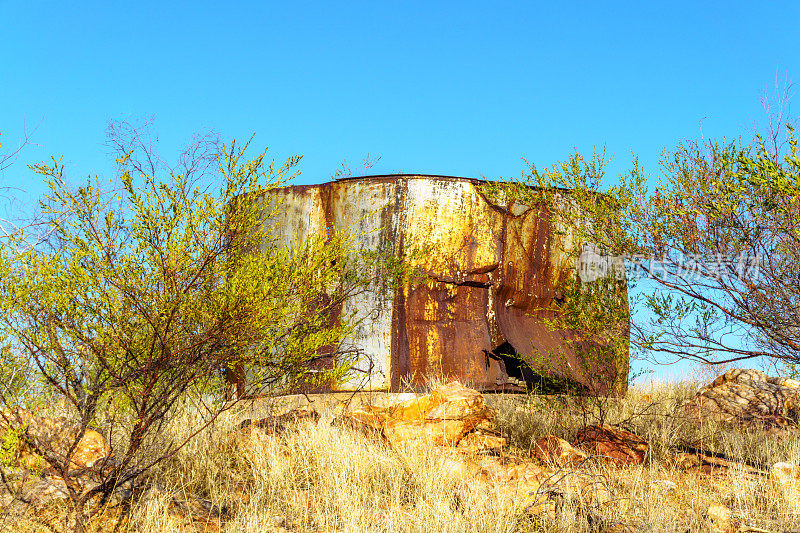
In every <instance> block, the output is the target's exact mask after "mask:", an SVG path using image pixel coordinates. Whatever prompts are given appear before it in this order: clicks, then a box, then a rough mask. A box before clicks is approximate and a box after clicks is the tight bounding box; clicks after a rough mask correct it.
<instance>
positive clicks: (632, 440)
mask: <svg viewBox="0 0 800 533" xmlns="http://www.w3.org/2000/svg"><path fill="white" fill-rule="evenodd" d="M575 446H578V447H580V448H582V449H583V450H585V451H587V452H589V453H590V454H592V455H599V456H601V457H605V458H607V459H608V460H609V461H611V462H613V463H615V464H617V465H619V466H630V465H640V464H642V463H644V460H645V457H646V455H647V442H646V441H645V440H644V439H643V438H641V437H639V436H638V435H634V434H633V433H631V432H629V431H624V430H621V429H615V428H611V427H608V426H586V428H584V429H583V430H581V432H580V433H578V436H577V438H576V439H575Z"/></svg>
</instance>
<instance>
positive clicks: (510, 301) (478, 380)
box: [265, 174, 628, 391]
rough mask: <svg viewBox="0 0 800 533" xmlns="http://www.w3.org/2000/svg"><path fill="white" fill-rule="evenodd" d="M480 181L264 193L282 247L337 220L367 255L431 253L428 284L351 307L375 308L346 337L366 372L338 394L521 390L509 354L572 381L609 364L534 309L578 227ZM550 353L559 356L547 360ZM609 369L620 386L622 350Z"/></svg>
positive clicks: (377, 181) (348, 183)
mask: <svg viewBox="0 0 800 533" xmlns="http://www.w3.org/2000/svg"><path fill="white" fill-rule="evenodd" d="M483 183H485V182H482V181H480V180H476V179H468V178H459V177H450V176H432V175H409V174H401V175H380V176H363V177H355V178H347V179H340V180H337V181H332V182H329V183H323V184H318V185H298V186H290V187H284V188H280V189H276V190H274V191H271V192H270V193H269V194H273V195H275V196H276V200H277V201H278V202H280V204H279V206H280V208H279V209H278V211H277V213H276V214H274V215H273V216H272V217H271V218H270V220H269V221H266V222H265V223H269V224H270V227H272V228H277V229H278V231H279V232H280V234H281V236H282V238H283V239H284V242H285V243H286V245H287V246H291V245H292V243H294V242H300V241H302V239H304V238H305V237H308V236H311V235H320V234H324V233H325V232H328V231H331V229H332V228H336V227H340V228H351V229H352V230H353V231H355V232H356V233H357V234H358V235H359V236H360V237H359V239H360V240H359V246H360V247H362V249H364V250H376V249H378V248H383V249H385V248H386V247H389V248H391V249H393V250H394V251H395V252H396V253H403V252H404V251H405V250H408V249H410V248H412V247H413V248H417V249H419V248H423V249H425V250H426V252H425V253H423V254H421V255H419V256H418V257H416V258H415V259H414V266H417V267H420V268H421V269H422V271H423V272H424V273H425V274H427V276H428V277H427V279H428V281H427V282H426V283H421V284H406V285H405V286H403V287H402V288H400V289H398V290H395V291H394V292H393V294H389V295H383V296H379V295H377V294H372V293H370V294H366V295H360V296H359V297H358V298H353V299H351V300H349V301H348V302H346V304H345V308H344V309H343V314H344V315H347V316H349V313H350V312H352V311H355V312H356V314H357V315H358V314H359V313H362V314H363V313H368V314H369V316H361V318H365V320H363V321H362V322H361V324H360V326H359V328H358V330H357V331H356V333H355V335H354V336H353V338H351V339H349V342H350V343H352V345H353V347H355V348H356V349H358V350H359V351H360V352H361V354H362V356H363V358H362V362H361V363H360V365H361V366H362V367H363V368H362V369H363V370H367V369H371V370H370V372H369V373H365V374H357V375H356V377H355V378H354V379H353V380H352V381H350V382H346V383H342V384H338V385H336V390H357V389H360V390H389V391H399V390H401V389H407V388H408V387H412V388H413V387H421V386H424V385H425V380H426V376H428V375H440V376H441V375H444V376H446V377H447V378H455V379H459V380H461V381H462V382H464V383H467V384H469V385H471V386H473V387H475V388H477V389H480V390H484V391H486V390H520V386H521V385H524V384H523V383H522V379H523V377H524V376H523V375H522V373H521V371H520V370H519V369H517V368H515V366H516V365H515V363H514V360H512V359H510V358H508V357H507V354H508V353H509V352H511V351H516V352H517V353H518V354H520V355H522V356H523V357H524V358H525V359H526V360H527V362H528V364H529V365H530V366H531V367H533V368H534V369H535V370H536V371H537V372H539V373H541V374H544V375H550V376H553V377H560V378H567V379H570V380H573V381H575V382H577V383H585V382H586V381H587V379H588V378H589V377H590V376H588V375H587V372H588V373H592V372H595V371H598V372H599V371H601V370H602V369H594V368H591V367H589V368H588V369H587V368H585V367H586V365H584V364H581V363H580V362H579V361H578V360H577V359H576V357H577V355H576V354H575V353H574V352H573V351H572V349H571V348H570V347H569V346H568V345H567V343H565V341H564V339H565V336H568V335H569V332H554V331H551V330H550V329H549V328H548V327H547V326H546V325H545V323H544V322H543V320H542V316H541V311H539V310H541V309H542V308H544V307H547V305H548V304H549V303H550V302H552V301H553V300H554V299H558V298H561V297H562V296H563V293H562V287H563V285H564V283H565V281H566V280H567V278H568V276H571V275H574V272H575V269H576V264H575V263H576V259H575V254H574V253H571V252H574V250H575V247H576V246H577V245H578V243H577V242H575V239H576V238H577V237H576V236H575V235H574V232H572V231H570V229H569V228H560V230H559V231H555V229H556V228H554V222H553V221H552V220H551V216H550V215H549V214H548V213H549V211H548V209H547V208H546V207H545V206H541V205H537V206H525V205H519V204H512V205H499V204H497V203H493V202H492V201H490V200H489V199H488V198H487V196H486V195H485V194H484V192H483V190H482V187H481V185H482V184H483ZM555 352H559V353H560V354H561V355H560V356H558V357H555V356H552V355H548V354H552V353H555ZM611 364H612V365H613V366H614V368H615V369H616V370H617V373H616V374H615V375H617V376H619V377H618V379H617V382H615V383H608V384H607V388H608V390H609V391H612V390H616V391H621V390H624V388H625V387H626V386H627V373H628V361H627V356H626V357H625V358H624V360H620V361H613V362H612V363H611ZM515 374H516V375H515Z"/></svg>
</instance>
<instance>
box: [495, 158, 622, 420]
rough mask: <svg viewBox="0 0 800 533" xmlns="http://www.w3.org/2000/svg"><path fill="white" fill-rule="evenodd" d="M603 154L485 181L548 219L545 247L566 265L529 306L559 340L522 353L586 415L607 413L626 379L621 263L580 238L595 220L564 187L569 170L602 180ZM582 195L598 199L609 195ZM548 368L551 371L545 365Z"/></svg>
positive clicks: (587, 417) (581, 200)
mask: <svg viewBox="0 0 800 533" xmlns="http://www.w3.org/2000/svg"><path fill="white" fill-rule="evenodd" d="M604 165H605V160H604V157H603V156H602V155H595V156H594V157H593V158H591V159H584V158H583V157H581V156H580V155H579V154H575V155H574V156H573V157H571V158H570V159H568V160H567V161H565V162H562V163H559V164H556V165H554V166H553V167H551V168H548V169H544V170H540V169H538V168H537V167H536V166H535V165H532V164H531V165H529V169H528V171H527V172H526V173H525V174H523V176H522V177H521V178H520V179H517V180H504V181H499V182H489V183H488V184H487V185H486V190H487V193H488V194H490V195H491V196H493V197H495V198H497V199H502V200H503V201H505V202H507V203H508V202H512V203H521V204H524V205H527V206H533V205H538V206H541V207H542V208H543V209H542V210H541V212H542V213H543V216H546V217H548V218H549V222H550V227H551V228H552V232H553V243H552V244H551V247H552V249H551V254H558V255H563V256H565V257H566V258H567V263H568V264H572V265H573V269H572V271H571V272H570V273H569V275H567V276H566V278H565V279H564V280H563V282H562V283H561V284H560V285H559V287H558V288H557V293H556V294H554V295H553V297H552V298H550V299H548V300H546V301H543V302H542V304H541V305H540V307H538V308H536V309H534V310H533V312H534V313H535V315H536V316H537V317H538V318H539V319H540V320H541V321H542V322H543V324H544V325H545V326H546V327H547V328H548V329H549V330H551V331H552V332H554V333H555V334H557V335H558V337H559V338H560V339H561V342H560V344H558V345H555V346H553V345H551V346H544V347H541V348H539V352H538V353H535V354H528V356H527V359H524V362H525V363H526V364H527V365H528V366H529V367H531V368H532V369H534V370H538V371H539V372H544V373H545V374H549V375H550V378H551V380H552V378H553V377H557V376H558V375H559V374H560V379H558V380H557V381H560V382H561V384H560V388H561V390H562V391H565V392H572V393H574V394H576V395H577V397H578V399H579V407H581V409H582V412H583V414H584V422H585V423H588V422H589V420H590V418H591V419H593V418H595V417H598V418H599V420H598V421H599V422H600V423H603V422H604V420H605V418H606V411H607V403H608V399H607V397H608V395H609V394H613V393H622V392H624V391H625V390H626V388H627V384H628V371H629V365H628V360H629V348H630V346H629V325H630V316H629V307H628V305H629V303H628V294H627V283H626V280H625V277H624V270H623V269H622V267H621V264H620V261H619V260H618V259H617V258H613V257H609V256H608V255H607V254H606V253H605V251H604V250H602V249H600V250H597V249H596V248H595V247H592V246H586V245H584V244H586V243H591V242H592V241H588V239H587V237H588V236H589V234H590V233H591V228H592V226H593V225H594V224H596V220H595V215H594V213H592V212H590V211H586V210H585V209H584V208H583V203H584V202H585V200H586V199H585V198H582V194H583V192H582V191H580V190H566V189H565V188H564V187H563V186H562V185H561V184H562V183H564V182H566V181H569V179H570V178H568V176H581V177H582V178H583V179H588V180H591V181H599V180H601V179H602V175H603V171H604ZM586 196H590V197H592V199H593V200H598V201H599V202H600V203H602V204H603V205H605V204H606V202H607V199H604V198H602V197H600V198H598V196H597V195H596V194H594V193H591V192H589V193H586ZM548 368H549V369H550V372H548Z"/></svg>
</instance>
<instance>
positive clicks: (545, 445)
mask: <svg viewBox="0 0 800 533" xmlns="http://www.w3.org/2000/svg"><path fill="white" fill-rule="evenodd" d="M533 453H534V455H535V456H536V458H537V459H539V460H540V461H542V462H544V463H547V464H555V465H558V466H578V465H579V464H581V463H582V462H584V461H585V460H586V459H588V458H589V456H588V455H587V454H586V452H584V451H583V450H579V449H578V448H575V447H574V446H572V445H571V444H570V443H569V442H567V441H565V440H564V439H560V438H558V437H555V436H553V435H547V436H546V437H542V438H541V439H539V440H538V441H536V446H535V447H534V450H533Z"/></svg>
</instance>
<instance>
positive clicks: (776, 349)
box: [531, 126, 800, 364]
mask: <svg viewBox="0 0 800 533" xmlns="http://www.w3.org/2000/svg"><path fill="white" fill-rule="evenodd" d="M785 131H786V139H787V143H786V146H787V149H786V150H784V151H782V152H781V151H780V150H777V149H776V146H775V139H776V138H778V137H776V136H775V135H773V136H772V137H770V139H769V142H767V141H765V140H764V139H762V138H761V137H756V139H755V140H754V141H753V142H752V143H743V142H741V141H716V140H701V141H686V142H683V143H680V144H679V145H678V146H677V147H676V148H674V149H672V150H667V151H665V152H664V153H663V155H662V158H661V168H660V173H659V175H658V177H657V180H656V182H655V185H654V186H652V185H651V186H650V187H649V186H648V181H649V180H648V177H647V175H646V174H645V173H644V171H643V170H642V169H641V167H640V166H639V165H638V161H636V160H634V164H633V166H632V168H631V169H630V170H629V171H628V172H627V173H626V174H624V175H621V176H620V177H619V180H618V181H617V182H616V183H612V184H611V185H610V186H608V187H605V186H604V183H603V180H602V179H598V178H602V176H601V175H600V176H598V175H597V174H595V175H593V174H592V173H587V172H560V173H559V172H547V173H541V174H538V173H535V172H532V174H531V175H532V177H533V181H534V182H535V183H536V184H537V185H539V186H543V187H566V188H569V189H570V190H571V191H572V193H571V198H573V199H574V201H575V202H576V205H577V209H576V211H575V212H577V213H581V214H582V215H581V216H585V217H587V218H589V219H591V220H592V221H593V222H592V223H591V224H585V225H583V226H579V227H581V230H580V233H581V239H582V240H585V241H587V242H592V243H597V244H598V245H599V246H600V247H601V248H602V249H603V250H605V253H607V254H610V255H615V256H621V257H625V258H626V260H627V266H628V269H629V271H630V272H629V273H632V274H633V275H632V276H630V277H631V278H632V279H634V278H636V277H641V278H645V279H644V281H641V282H640V283H643V285H642V287H643V288H644V289H645V290H643V291H641V292H640V293H639V294H638V296H637V297H635V298H633V299H631V310H632V313H633V315H634V320H633V323H632V328H631V341H632V343H633V345H634V346H635V347H636V348H637V349H638V351H639V353H640V354H641V353H643V354H649V355H650V356H652V357H654V358H655V359H656V360H657V361H660V362H663V361H664V359H665V357H666V358H667V359H672V360H675V359H690V360H695V361H699V362H702V363H707V364H727V363H738V362H741V361H744V360H748V359H754V358H759V357H766V358H768V359H769V360H772V361H783V362H788V363H792V364H793V363H796V362H797V361H798V360H800V328H799V327H798V326H800V315H798V311H797V309H798V296H799V295H800V284H798V279H800V277H799V276H798V275H797V264H798V260H800V240H799V238H800V209H799V208H798V206H800V157H799V153H798V142H797V137H796V134H795V132H794V130H793V128H791V127H790V126H787V128H786V130H785ZM776 150H777V151H776ZM575 157H576V158H579V157H580V156H578V155H576V156H575ZM576 227H578V226H576Z"/></svg>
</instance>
